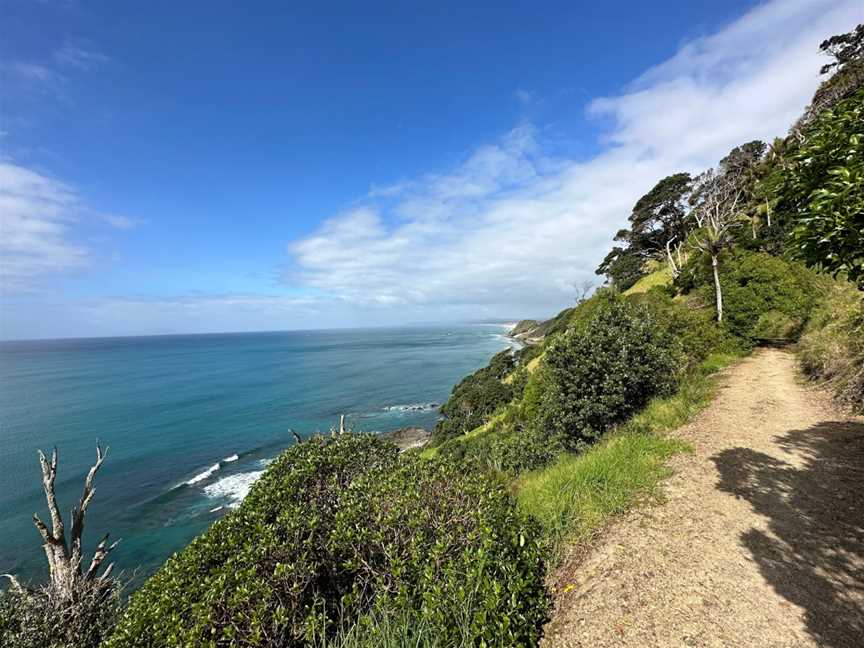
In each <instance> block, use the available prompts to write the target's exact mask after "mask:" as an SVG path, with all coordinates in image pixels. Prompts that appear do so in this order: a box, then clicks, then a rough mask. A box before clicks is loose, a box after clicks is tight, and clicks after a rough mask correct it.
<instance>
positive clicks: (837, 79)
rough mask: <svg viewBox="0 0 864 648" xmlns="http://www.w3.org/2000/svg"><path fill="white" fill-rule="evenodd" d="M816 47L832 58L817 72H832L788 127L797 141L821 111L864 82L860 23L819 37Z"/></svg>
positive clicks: (863, 27)
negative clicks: (843, 31)
mask: <svg viewBox="0 0 864 648" xmlns="http://www.w3.org/2000/svg"><path fill="white" fill-rule="evenodd" d="M819 49H820V50H821V51H822V53H823V54H826V55H828V56H830V57H831V58H832V59H833V61H831V62H830V63H826V64H825V65H823V66H822V68H821V69H820V73H821V74H828V73H829V72H833V73H832V75H831V76H830V77H829V78H828V79H826V80H825V81H823V82H822V84H821V85H820V86H819V88H818V89H817V90H816V93H815V94H814V95H813V99H812V100H811V102H810V105H809V106H808V107H807V109H806V110H805V111H804V114H803V115H802V116H801V118H800V119H799V120H798V121H797V122H796V123H795V125H794V126H793V127H792V129H791V130H790V135H792V136H794V137H795V138H796V139H797V140H798V141H803V139H804V134H803V132H804V129H805V128H806V127H807V126H809V125H810V124H812V123H813V121H814V120H815V119H816V118H817V117H818V116H819V115H820V114H822V112H823V111H825V110H827V109H829V108H831V107H832V106H834V105H836V104H837V103H838V102H840V101H842V100H843V99H846V98H847V97H850V96H852V95H853V94H855V93H856V92H857V91H858V90H859V88H861V86H862V85H864V25H858V26H857V27H855V29H853V30H852V31H850V32H847V33H845V34H838V35H836V36H832V37H831V38H828V39H826V40H824V41H822V44H821V45H820V46H819Z"/></svg>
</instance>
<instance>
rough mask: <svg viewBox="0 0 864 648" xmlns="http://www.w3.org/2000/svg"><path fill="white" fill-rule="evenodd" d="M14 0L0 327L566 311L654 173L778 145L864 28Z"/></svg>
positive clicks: (756, 10)
mask: <svg viewBox="0 0 864 648" xmlns="http://www.w3.org/2000/svg"><path fill="white" fill-rule="evenodd" d="M181 4H184V5H185V6H179V5H181ZM313 5H314V6H313ZM0 10H2V14H3V19H2V22H0V219H2V220H0V227H2V237H0V336H2V337H4V338H28V337H63V336H79V335H119V334H149V333H169V332H205V331H225V330H268V329H284V328H317V327H335V326H358V325H379V324H386V323H401V322H412V321H429V320H455V319H466V318H467V319H480V318H487V317H506V318H518V317H523V316H543V315H548V314H552V313H553V312H555V311H557V310H558V309H560V308H562V307H564V306H566V305H567V304H568V302H569V301H571V300H572V298H573V296H574V294H575V290H574V288H573V285H574V284H578V283H579V282H581V281H583V280H585V279H589V278H595V277H594V274H593V269H594V267H596V265H597V263H598V261H599V260H600V259H602V257H603V256H604V254H605V253H606V251H607V250H608V248H609V247H610V245H611V236H612V235H613V233H614V232H615V231H616V230H617V229H618V228H619V227H620V225H621V224H622V223H623V222H624V221H626V218H627V215H628V212H629V207H630V206H632V204H633V202H634V201H635V199H636V198H638V196H639V195H641V193H644V192H645V191H646V190H647V189H649V188H650V187H651V185H653V183H654V182H655V181H656V180H657V179H659V178H660V177H662V176H663V175H666V174H667V173H671V172H676V171H679V170H686V171H699V170H702V169H704V168H705V167H707V166H709V165H711V164H713V163H715V162H716V160H717V159H719V157H721V156H722V155H723V153H725V152H726V151H728V149H729V148H731V147H732V146H734V145H736V144H738V143H741V142H743V141H746V140H749V139H752V138H754V137H762V138H769V137H772V136H773V135H779V134H783V132H784V131H785V129H786V127H788V125H789V124H790V123H791V121H793V120H794V118H795V117H796V116H797V114H799V113H800V111H801V110H802V109H803V107H804V105H805V104H806V102H807V99H808V98H809V96H810V94H812V91H813V89H814V88H815V87H816V85H817V84H818V82H819V78H818V74H817V72H818V67H819V65H820V57H819V55H818V52H817V46H818V43H819V42H820V41H821V40H822V38H824V37H825V36H828V35H830V34H833V33H837V32H840V31H847V30H848V29H850V28H851V27H853V26H854V24H855V23H856V22H861V21H862V20H864V15H862V14H864V8H862V5H861V3H860V2H858V1H857V0H856V1H846V0H833V1H821V0H807V1H801V0H774V1H773V2H766V3H754V2H739V1H728V2H722V3H721V2H714V3H708V2H692V1H689V2H678V1H675V2H664V3H645V2H631V3H627V2H618V3H575V2H566V3H560V4H554V3H546V4H544V5H543V6H542V7H538V5H537V3H527V2H526V3H500V2H499V3H491V2H490V3H476V2H475V3H466V2H458V3H457V2H454V3H436V4H435V5H434V6H431V5H429V4H421V3H406V2H400V3H390V4H384V3H371V2H364V3H359V2H358V3H308V6H306V7H303V6H299V3H285V2H273V3H264V2H257V3H236V2H208V3H200V2H195V3H175V2H171V3H162V2H150V3H121V2H23V1H17V0H2V2H0Z"/></svg>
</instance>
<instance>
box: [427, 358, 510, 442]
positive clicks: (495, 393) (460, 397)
mask: <svg viewBox="0 0 864 648" xmlns="http://www.w3.org/2000/svg"><path fill="white" fill-rule="evenodd" d="M515 364H516V360H515V359H514V357H513V353H512V352H511V351H510V350H509V349H507V350H505V351H501V352H500V353H497V354H495V356H493V357H492V359H491V360H490V361H489V364H488V365H487V366H485V367H483V368H482V369H479V370H477V371H475V372H474V373H473V374H471V375H470V376H467V377H465V378H463V379H462V381H461V382H460V383H459V384H458V385H456V386H455V387H454V388H453V392H452V393H451V394H450V397H449V398H448V399H447V402H445V403H444V404H443V405H441V408H440V410H439V412H440V414H441V416H442V417H443V418H442V419H441V420H440V421H438V424H437V425H436V426H435V432H434V434H433V435H432V443H433V444H438V443H441V442H443V441H446V440H447V439H450V438H453V437H455V436H459V435H461V434H465V433H466V432H470V431H471V430H473V429H474V428H476V427H478V426H480V425H483V424H484V423H485V422H486V421H487V420H489V417H490V416H491V415H492V414H493V413H494V412H495V411H496V410H497V409H498V408H499V407H501V406H502V405H504V404H505V403H507V402H509V401H510V400H511V399H512V398H513V388H512V387H511V386H510V385H509V384H507V383H505V382H503V378H504V377H505V376H506V375H507V374H508V373H510V372H511V371H512V370H513V368H514V367H515Z"/></svg>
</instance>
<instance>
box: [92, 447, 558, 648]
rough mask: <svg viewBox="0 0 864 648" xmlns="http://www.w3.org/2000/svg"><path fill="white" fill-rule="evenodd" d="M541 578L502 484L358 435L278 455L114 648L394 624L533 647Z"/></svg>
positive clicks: (311, 635)
mask: <svg viewBox="0 0 864 648" xmlns="http://www.w3.org/2000/svg"><path fill="white" fill-rule="evenodd" d="M543 573H544V568H543V553H542V551H541V549H540V547H539V545H538V542H537V529H536V527H535V526H534V525H533V524H532V523H531V522H530V521H529V520H528V519H526V518H525V517H524V516H523V515H521V514H520V513H519V512H518V511H517V510H516V507H515V504H514V502H513V500H512V499H511V498H510V497H509V495H508V494H507V492H506V490H505V489H504V488H503V486H502V485H501V484H500V483H498V482H496V481H494V480H492V479H491V478H490V477H488V476H486V475H484V474H483V473H482V472H480V471H476V470H470V469H467V468H466V467H464V466H462V465H461V464H458V463H445V462H442V461H424V460H421V459H420V458H419V457H418V456H416V455H414V454H409V455H407V456H403V457H401V458H400V457H398V455H397V453H396V450H395V448H393V446H391V445H390V444H387V443H385V442H383V441H380V440H378V439H377V438H375V437H372V436H368V435H352V434H346V435H341V436H339V437H337V438H335V439H333V440H328V441H325V440H322V439H318V440H310V441H306V442H304V443H302V444H298V445H296V446H294V447H292V448H290V449H289V450H287V451H286V452H284V453H283V454H282V455H280V457H279V458H278V459H277V460H276V461H274V462H273V463H272V464H271V465H270V467H269V468H268V470H267V472H266V473H265V475H264V476H263V477H262V478H261V479H260V480H259V481H258V482H257V483H256V484H255V486H254V487H253V489H252V491H251V493H250V494H249V496H248V497H247V499H246V500H245V501H244V502H243V504H242V505H241V506H240V507H239V509H237V510H236V511H234V512H232V513H230V514H229V515H227V516H226V517H225V518H223V519H222V520H220V521H218V522H216V523H215V524H214V525H213V526H212V527H211V528H210V529H209V530H208V531H207V532H206V533H205V534H203V535H202V536H200V537H199V538H197V539H196V540H194V541H193V542H192V544H190V545H189V546H188V547H187V548H186V549H185V550H183V551H182V552H180V553H178V554H176V555H175V556H174V557H172V558H171V559H170V560H169V561H168V562H167V563H166V565H165V566H164V567H163V568H162V569H161V570H160V571H159V572H157V574H156V575H155V576H153V577H152V578H151V579H150V580H149V581H148V582H147V583H146V584H145V585H144V587H143V588H142V589H141V590H140V591H139V592H137V593H136V594H135V595H133V597H132V598H131V601H130V604H129V607H128V608H127V610H126V611H125V612H124V614H123V617H122V620H121V622H120V624H119V626H118V630H117V632H116V633H115V635H114V636H113V637H112V638H111V640H110V641H109V642H108V644H107V645H108V646H109V647H110V648H117V647H120V646H153V645H160V646H161V645H165V646H169V645H170V646H173V645H183V646H210V645H226V646H227V645H237V646H240V645H243V646H265V645H280V646H303V645H314V644H315V642H318V641H320V640H322V637H332V636H333V635H334V634H335V633H336V632H337V630H339V629H340V628H341V629H343V630H344V629H345V628H346V627H348V628H350V627H351V626H353V625H355V624H357V625H359V626H361V627H362V626H363V625H364V624H368V623H369V621H370V619H373V618H377V617H378V616H380V615H381V614H383V613H385V612H392V613H394V614H403V615H405V616H406V617H410V618H412V619H415V620H417V621H418V625H417V627H418V628H419V627H425V628H427V629H428V631H429V632H431V633H433V634H434V635H435V636H436V637H438V639H439V641H440V645H447V646H449V645H460V643H459V642H460V641H463V640H464V639H465V638H467V639H468V643H470V644H471V645H476V644H478V643H480V642H481V641H484V642H485V644H486V645H490V646H491V645H533V644H534V643H536V640H537V638H538V634H539V626H540V624H541V622H542V621H543V619H544V618H545V613H546V597H545V592H544V589H543ZM453 619H462V622H461V624H453V623H451V622H452V620H453ZM368 645H377V643H374V642H373V643H370V644H368Z"/></svg>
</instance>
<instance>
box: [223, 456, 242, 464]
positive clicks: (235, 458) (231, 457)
mask: <svg viewBox="0 0 864 648" xmlns="http://www.w3.org/2000/svg"><path fill="white" fill-rule="evenodd" d="M239 458H240V457H239V456H238V455H236V454H233V455H231V456H230V457H225V458H224V459H223V460H222V461H224V462H225V463H231V462H232V461H237V460H238V459H239Z"/></svg>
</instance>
